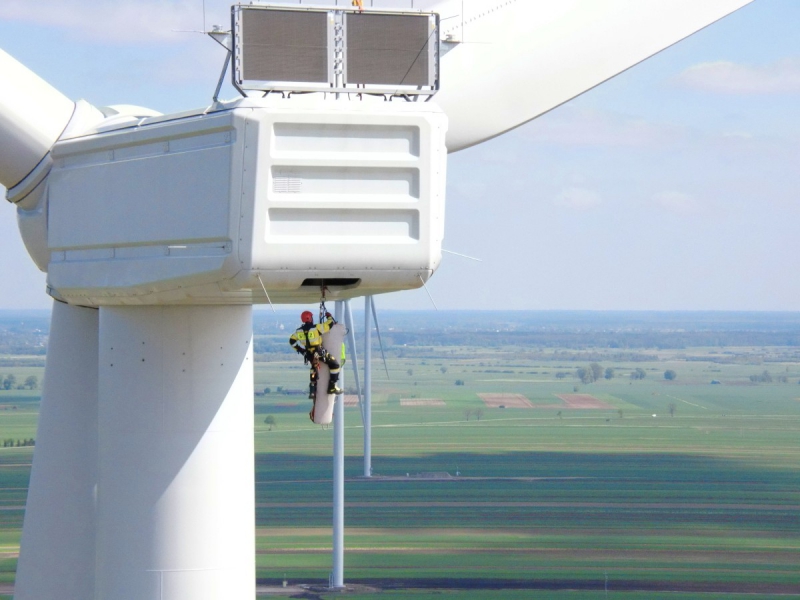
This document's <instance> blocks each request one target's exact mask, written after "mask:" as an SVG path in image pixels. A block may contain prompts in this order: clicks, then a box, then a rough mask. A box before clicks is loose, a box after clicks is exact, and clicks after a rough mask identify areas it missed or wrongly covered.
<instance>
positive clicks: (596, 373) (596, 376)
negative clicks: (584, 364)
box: [589, 362, 603, 381]
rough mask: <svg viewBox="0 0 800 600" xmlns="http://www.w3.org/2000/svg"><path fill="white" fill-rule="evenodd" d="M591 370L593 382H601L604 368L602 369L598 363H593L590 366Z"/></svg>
mask: <svg viewBox="0 0 800 600" xmlns="http://www.w3.org/2000/svg"><path fill="white" fill-rule="evenodd" d="M589 368H590V369H591V371H592V381H599V380H600V378H601V377H602V376H603V367H601V366H600V365H599V364H598V363H596V362H593V363H592V364H590V365H589Z"/></svg>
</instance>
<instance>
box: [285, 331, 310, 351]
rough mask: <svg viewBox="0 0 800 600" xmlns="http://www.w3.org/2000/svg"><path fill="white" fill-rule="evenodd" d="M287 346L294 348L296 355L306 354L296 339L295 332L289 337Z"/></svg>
mask: <svg viewBox="0 0 800 600" xmlns="http://www.w3.org/2000/svg"><path fill="white" fill-rule="evenodd" d="M289 345H290V346H291V347H292V348H294V350H295V352H297V353H298V354H305V352H306V349H305V348H304V347H303V345H302V344H301V343H300V340H299V339H298V337H297V332H296V331H295V332H294V333H293V334H292V335H291V336H290V337H289Z"/></svg>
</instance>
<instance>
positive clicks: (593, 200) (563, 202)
mask: <svg viewBox="0 0 800 600" xmlns="http://www.w3.org/2000/svg"><path fill="white" fill-rule="evenodd" d="M554 203H555V204H556V205H557V206H563V207H564V208H569V209H571V210H576V211H581V212H584V211H587V210H592V209H593V208H595V207H597V206H599V205H600V204H602V203H603V198H602V197H601V196H600V194H598V193H597V192H594V191H592V190H588V189H586V188H580V187H571V188H566V189H564V190H562V191H561V193H560V194H558V196H556V198H555V202H554Z"/></svg>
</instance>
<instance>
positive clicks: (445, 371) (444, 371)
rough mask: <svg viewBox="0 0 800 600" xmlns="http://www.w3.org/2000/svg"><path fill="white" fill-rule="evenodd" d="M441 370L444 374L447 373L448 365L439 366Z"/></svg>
mask: <svg viewBox="0 0 800 600" xmlns="http://www.w3.org/2000/svg"><path fill="white" fill-rule="evenodd" d="M439 370H440V371H441V372H442V375H444V374H445V373H447V367H445V366H441V367H439Z"/></svg>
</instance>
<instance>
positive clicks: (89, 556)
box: [14, 302, 98, 600]
mask: <svg viewBox="0 0 800 600" xmlns="http://www.w3.org/2000/svg"><path fill="white" fill-rule="evenodd" d="M97 328H98V311H97V310H95V309H90V308H80V307H75V306H68V305H66V304H62V303H60V302H56V303H55V304H54V306H53V314H52V321H51V325H50V341H49V344H48V356H47V368H46V369H45V374H44V383H43V388H42V404H41V409H40V411H39V424H38V428H37V432H36V450H35V452H34V455H33V468H32V470H31V478H30V483H29V487H28V501H27V504H26V507H25V522H24V525H23V528H22V540H21V544H20V555H19V562H18V563H17V577H16V583H15V590H14V598H16V600H62V599H63V598H94V597H95V596H94V573H95V484H96V482H97V470H96V466H97Z"/></svg>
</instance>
